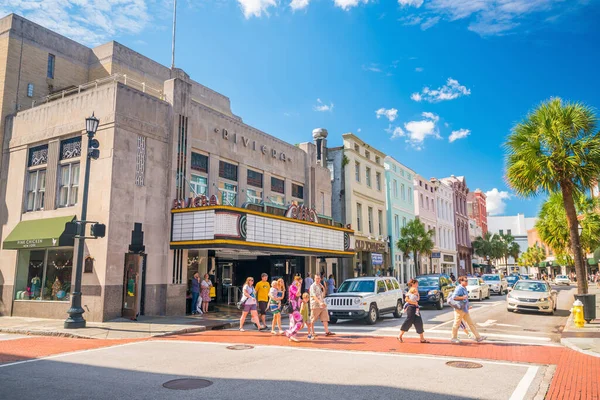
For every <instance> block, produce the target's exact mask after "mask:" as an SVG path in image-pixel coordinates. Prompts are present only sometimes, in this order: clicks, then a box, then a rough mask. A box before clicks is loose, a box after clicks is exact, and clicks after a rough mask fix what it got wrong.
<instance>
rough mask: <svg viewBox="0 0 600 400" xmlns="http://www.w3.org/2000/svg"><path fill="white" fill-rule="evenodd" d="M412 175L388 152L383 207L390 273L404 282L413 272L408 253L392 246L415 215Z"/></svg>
mask: <svg viewBox="0 0 600 400" xmlns="http://www.w3.org/2000/svg"><path fill="white" fill-rule="evenodd" d="M414 175H415V172H414V171H412V170H411V169H409V168H408V167H406V166H404V165H402V164H401V163H400V162H398V161H396V160H395V159H394V158H392V157H390V156H387V157H386V158H385V184H386V192H387V193H386V194H387V198H386V211H387V225H388V231H389V236H390V237H391V242H390V243H391V246H390V252H391V260H392V265H393V269H394V276H396V277H397V278H398V281H399V282H400V283H402V284H405V283H406V282H408V280H410V279H411V278H412V277H413V276H414V262H413V260H412V257H405V256H404V254H403V253H402V252H401V251H400V250H398V248H397V247H396V243H397V242H398V239H400V231H401V229H402V227H404V226H406V224H407V223H408V222H409V221H411V220H412V219H414V218H415V211H414V200H413V195H414V187H413V176H414ZM411 271H412V272H411Z"/></svg>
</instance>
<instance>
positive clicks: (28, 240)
mask: <svg viewBox="0 0 600 400" xmlns="http://www.w3.org/2000/svg"><path fill="white" fill-rule="evenodd" d="M74 219H75V216H74V215H71V216H68V217H58V218H44V219H34V220H30V221H21V222H19V223H18V224H17V226H16V227H15V228H14V229H13V230H12V232H11V233H10V234H9V235H8V236H7V237H6V239H5V240H4V243H3V244H2V248H4V249H13V250H18V249H29V248H45V247H58V246H73V244H74V240H73V237H72V236H70V235H69V236H67V235H65V234H64V231H65V224H66V223H67V222H71V221H73V220H74Z"/></svg>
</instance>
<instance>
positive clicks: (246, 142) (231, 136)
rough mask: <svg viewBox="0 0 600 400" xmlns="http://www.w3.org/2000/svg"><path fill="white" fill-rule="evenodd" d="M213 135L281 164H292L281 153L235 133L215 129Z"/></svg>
mask: <svg viewBox="0 0 600 400" xmlns="http://www.w3.org/2000/svg"><path fill="white" fill-rule="evenodd" d="M215 133H216V134H219V135H220V136H221V137H222V138H223V140H231V141H233V143H236V144H237V143H241V144H242V146H244V147H246V148H250V149H251V150H254V151H260V152H261V153H262V154H263V155H270V156H271V158H274V159H279V160H281V161H283V162H286V161H287V162H292V159H291V158H289V157H287V156H286V155H285V153H284V152H283V151H277V150H276V149H269V148H268V147H267V146H265V145H264V144H262V145H261V144H257V143H256V140H252V141H250V139H248V138H247V137H245V136H243V135H239V136H238V134H237V133H229V131H228V130H227V129H225V128H215Z"/></svg>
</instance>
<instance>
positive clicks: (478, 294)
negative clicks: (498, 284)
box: [467, 278, 490, 301]
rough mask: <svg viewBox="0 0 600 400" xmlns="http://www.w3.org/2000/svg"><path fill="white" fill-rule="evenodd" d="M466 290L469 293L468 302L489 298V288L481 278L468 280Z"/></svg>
mask: <svg viewBox="0 0 600 400" xmlns="http://www.w3.org/2000/svg"><path fill="white" fill-rule="evenodd" d="M467 283H468V285H467V290H468V291H469V300H479V301H482V300H483V299H489V298H490V286H489V285H488V284H487V283H485V282H484V281H483V279H481V278H468V279H467Z"/></svg>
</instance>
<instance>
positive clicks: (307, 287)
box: [304, 272, 314, 293]
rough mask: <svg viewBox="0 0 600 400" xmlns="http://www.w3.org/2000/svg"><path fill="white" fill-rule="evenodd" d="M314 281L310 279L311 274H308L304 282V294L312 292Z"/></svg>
mask: <svg viewBox="0 0 600 400" xmlns="http://www.w3.org/2000/svg"><path fill="white" fill-rule="evenodd" d="M313 282H314V281H313V279H312V278H311V277H310V272H307V273H306V279H305V280H304V292H305V293H308V292H309V291H310V286H311V285H312V284H313Z"/></svg>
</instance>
